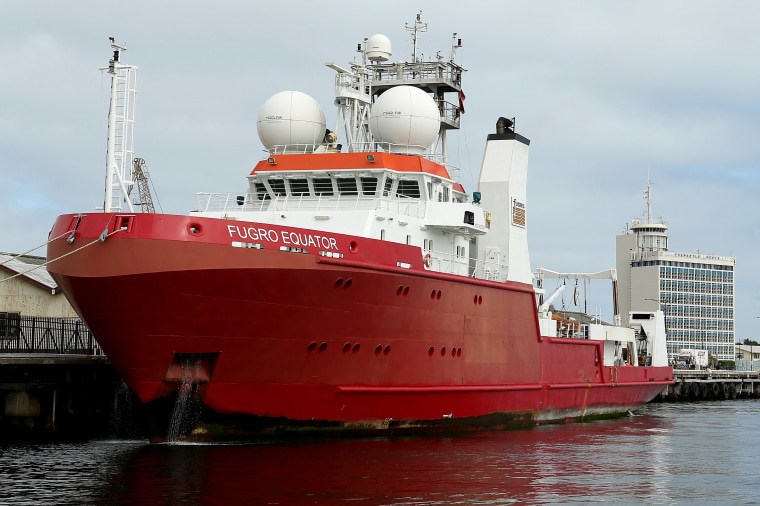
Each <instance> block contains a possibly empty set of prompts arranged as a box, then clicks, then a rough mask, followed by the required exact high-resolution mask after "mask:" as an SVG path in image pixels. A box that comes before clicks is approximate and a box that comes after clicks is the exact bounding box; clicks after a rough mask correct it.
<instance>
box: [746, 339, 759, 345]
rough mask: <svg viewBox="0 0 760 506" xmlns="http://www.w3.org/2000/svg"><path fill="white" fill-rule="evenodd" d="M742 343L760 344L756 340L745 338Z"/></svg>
mask: <svg viewBox="0 0 760 506" xmlns="http://www.w3.org/2000/svg"><path fill="white" fill-rule="evenodd" d="M742 344H744V345H746V346H760V343H758V342H757V341H755V340H753V339H745V340H744V342H743V343H742Z"/></svg>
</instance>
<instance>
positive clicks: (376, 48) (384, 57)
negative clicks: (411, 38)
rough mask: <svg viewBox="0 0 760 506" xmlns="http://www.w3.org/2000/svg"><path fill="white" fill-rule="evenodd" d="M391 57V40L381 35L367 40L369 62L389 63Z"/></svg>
mask: <svg viewBox="0 0 760 506" xmlns="http://www.w3.org/2000/svg"><path fill="white" fill-rule="evenodd" d="M390 57H391V39H389V38H388V37H386V36H385V35H383V34H380V33H378V34H376V35H373V36H372V37H370V38H369V39H367V59H368V60H369V61H388V59H389V58H390Z"/></svg>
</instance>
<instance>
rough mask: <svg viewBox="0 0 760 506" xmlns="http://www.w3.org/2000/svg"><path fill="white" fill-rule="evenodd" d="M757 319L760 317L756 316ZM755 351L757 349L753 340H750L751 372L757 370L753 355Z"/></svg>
mask: <svg viewBox="0 0 760 506" xmlns="http://www.w3.org/2000/svg"><path fill="white" fill-rule="evenodd" d="M755 318H760V316H755ZM754 350H755V347H754V345H753V344H752V339H750V343H749V367H750V371H754V370H755V354H754V353H753V351H754Z"/></svg>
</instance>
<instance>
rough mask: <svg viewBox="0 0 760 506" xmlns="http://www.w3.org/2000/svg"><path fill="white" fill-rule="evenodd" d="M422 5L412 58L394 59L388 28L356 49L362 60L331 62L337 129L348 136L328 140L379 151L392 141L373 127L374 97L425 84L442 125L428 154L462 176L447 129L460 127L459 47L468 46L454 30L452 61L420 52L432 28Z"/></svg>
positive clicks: (414, 25) (414, 29) (411, 28)
mask: <svg viewBox="0 0 760 506" xmlns="http://www.w3.org/2000/svg"><path fill="white" fill-rule="evenodd" d="M421 16H422V11H420V13H419V14H417V16H416V19H415V21H414V22H413V23H406V24H405V28H406V29H407V30H409V31H410V32H411V36H412V44H413V51H412V61H409V62H404V61H399V62H396V63H389V60H390V57H391V41H390V40H389V39H388V37H386V36H385V35H382V34H376V35H373V36H372V37H369V38H367V39H364V43H363V44H362V43H359V44H358V46H357V49H356V51H357V52H358V53H361V55H362V59H361V61H360V62H357V61H353V62H350V63H349V65H350V69H346V68H343V67H341V66H340V65H336V64H335V63H333V62H328V63H326V64H325V65H327V66H328V67H329V68H331V69H333V70H335V71H336V72H337V75H336V76H335V105H336V106H337V107H338V109H339V111H338V118H337V119H336V124H335V132H336V133H337V134H340V133H341V131H342V133H343V134H344V137H342V138H337V137H338V136H337V135H336V138H335V139H330V140H329V141H328V140H327V139H326V141H328V142H330V143H332V144H335V143H336V142H338V141H340V142H345V143H346V144H347V146H343V145H341V146H340V148H339V149H342V148H346V150H347V151H349V152H362V151H377V150H381V149H387V146H384V145H382V143H379V142H376V139H374V138H373V137H372V133H371V132H370V128H369V117H370V109H371V108H372V104H373V103H374V101H375V100H376V99H377V98H378V97H379V96H380V95H381V94H382V93H384V92H385V91H387V90H389V89H390V88H393V87H396V86H399V85H406V86H413V87H415V88H419V89H421V90H423V91H424V92H425V93H428V94H429V95H431V96H432V98H433V100H434V101H435V104H436V106H437V107H438V110H439V113H440V119H441V123H440V129H439V131H438V134H437V136H436V139H435V142H434V143H433V145H432V147H431V148H430V149H427V150H426V152H425V153H424V154H423V156H425V157H426V158H428V159H430V160H432V161H434V162H436V163H440V164H442V165H446V168H447V169H448V170H449V173H450V174H451V175H452V176H453V178H454V179H455V180H458V176H459V168H458V167H452V166H450V165H449V164H448V152H447V147H446V132H447V131H448V130H457V129H459V126H460V119H461V117H460V115H461V113H462V112H464V110H463V104H462V99H463V98H464V95H463V94H462V74H463V73H464V72H466V70H465V69H464V67H462V66H461V65H459V64H458V63H456V51H457V49H459V48H461V47H462V39H459V38H457V34H456V33H454V34H453V36H452V44H451V58H450V59H449V61H446V60H445V59H444V57H443V56H442V55H441V54H440V53H438V54H437V55H436V57H435V59H429V61H423V59H422V58H421V57H420V56H419V55H418V54H417V53H418V51H417V50H418V47H419V36H420V33H422V32H426V31H427V23H423V22H422V19H421Z"/></svg>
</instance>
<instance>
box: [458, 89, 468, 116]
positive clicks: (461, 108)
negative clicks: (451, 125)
mask: <svg viewBox="0 0 760 506" xmlns="http://www.w3.org/2000/svg"><path fill="white" fill-rule="evenodd" d="M465 98H467V97H465V96H464V91H462V90H459V114H464V99H465Z"/></svg>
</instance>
